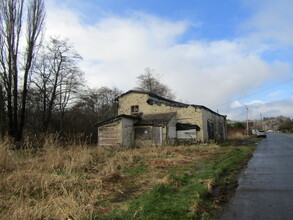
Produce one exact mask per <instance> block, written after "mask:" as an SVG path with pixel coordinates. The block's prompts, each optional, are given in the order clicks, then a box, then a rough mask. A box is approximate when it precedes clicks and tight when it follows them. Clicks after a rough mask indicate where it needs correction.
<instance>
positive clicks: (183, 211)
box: [94, 146, 255, 220]
mask: <svg viewBox="0 0 293 220" xmlns="http://www.w3.org/2000/svg"><path fill="white" fill-rule="evenodd" d="M223 148H226V150H227V151H228V152H226V153H220V154H215V155H213V156H211V157H209V158H208V159H202V160H200V161H197V162H196V163H194V164H188V165H184V166H182V167H178V168H175V169H170V170H169V172H170V173H169V181H168V183H166V184H159V185H156V186H154V187H153V188H152V189H151V190H150V191H149V192H148V193H146V194H144V195H142V196H141V197H140V198H138V199H136V200H131V201H128V202H127V205H126V207H127V208H125V209H116V210H112V211H110V212H108V213H107V214H105V215H103V216H98V217H96V218H94V219H95V220H98V219H117V220H118V219H121V220H122V219H123V220H124V219H158V220H159V219H162V220H163V219H168V220H170V219H212V218H213V212H214V211H215V210H217V209H219V205H218V204H217V203H216V201H215V199H214V198H213V197H212V196H211V194H212V188H213V187H214V186H226V185H228V184H230V183H232V182H233V181H234V182H235V179H236V175H237V174H238V173H239V170H240V169H241V168H242V167H243V166H244V165H245V164H246V163H247V161H248V160H249V158H250V156H251V154H252V152H253V150H254V149H255V147H251V146H238V147H229V149H228V147H223ZM141 168H142V167H140V168H136V169H138V170H136V169H134V170H132V172H133V173H136V172H137V173H140V172H141V171H145V170H144V169H141Z"/></svg>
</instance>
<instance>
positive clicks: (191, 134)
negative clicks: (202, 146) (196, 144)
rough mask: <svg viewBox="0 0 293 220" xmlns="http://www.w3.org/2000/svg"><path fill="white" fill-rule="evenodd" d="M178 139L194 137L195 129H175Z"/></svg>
mask: <svg viewBox="0 0 293 220" xmlns="http://www.w3.org/2000/svg"><path fill="white" fill-rule="evenodd" d="M177 138H178V139H196V129H189V130H179V131H177Z"/></svg>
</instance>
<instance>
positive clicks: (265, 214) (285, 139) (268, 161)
mask: <svg viewBox="0 0 293 220" xmlns="http://www.w3.org/2000/svg"><path fill="white" fill-rule="evenodd" d="M220 219H221V220H230V219H237V220H240V219H241V220H242V219H243V220H244V219H245V220H250V219H252V220H254V219H255V220H258V219H260V220H262V219H265V220H270V219H274V220H275V219H276V220H279V219H280V220H281V219H284V220H287V219H288V220H291V219H293V135H285V134H279V133H269V134H268V135H267V138H266V139H263V140H262V141H261V142H260V144H259V145H258V147H257V149H256V151H255V152H254V154H253V157H252V158H251V160H250V161H249V163H248V167H247V168H246V170H245V171H244V172H243V173H242V175H241V177H240V179H239V186H238V188H237V190H236V193H235V195H234V197H233V198H232V199H231V201H230V203H229V205H228V209H227V210H226V211H225V212H224V213H223V215H222V217H221V218H220Z"/></svg>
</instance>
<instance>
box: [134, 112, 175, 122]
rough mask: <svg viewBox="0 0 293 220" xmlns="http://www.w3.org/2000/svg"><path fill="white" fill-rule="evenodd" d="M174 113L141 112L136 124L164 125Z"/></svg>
mask: <svg viewBox="0 0 293 220" xmlns="http://www.w3.org/2000/svg"><path fill="white" fill-rule="evenodd" d="M175 115H176V112H169V113H158V114H143V115H142V116H141V117H140V120H139V121H138V122H137V123H136V125H166V124H168V123H169V121H170V120H171V119H172V118H173V117H174V116H175Z"/></svg>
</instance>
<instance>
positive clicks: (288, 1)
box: [242, 0, 293, 49]
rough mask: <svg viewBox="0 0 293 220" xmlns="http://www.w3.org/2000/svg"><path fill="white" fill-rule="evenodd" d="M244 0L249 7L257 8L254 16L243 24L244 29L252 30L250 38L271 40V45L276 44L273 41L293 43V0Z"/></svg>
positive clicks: (286, 43)
mask: <svg viewBox="0 0 293 220" xmlns="http://www.w3.org/2000/svg"><path fill="white" fill-rule="evenodd" d="M244 2H245V3H246V5H247V6H248V7H250V8H251V9H253V10H255V14H254V16H252V17H251V18H250V19H249V20H247V21H246V22H245V23H244V24H243V25H242V28H243V30H247V31H249V32H250V34H249V39H250V40H252V41H255V42H256V43H260V42H262V43H268V42H269V43H270V46H272V45H274V44H272V43H275V44H278V45H292V44H293V25H292V23H293V16H292V15H293V1H292V0H278V1H275V0H266V1H255V0H244ZM246 37H247V36H246ZM275 46H276V45H275ZM271 49H272V48H271Z"/></svg>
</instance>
